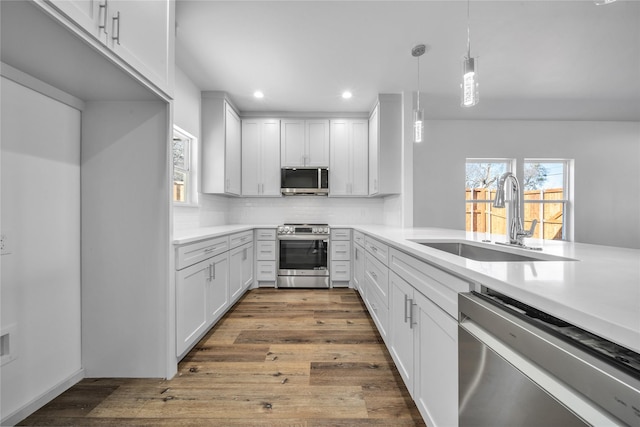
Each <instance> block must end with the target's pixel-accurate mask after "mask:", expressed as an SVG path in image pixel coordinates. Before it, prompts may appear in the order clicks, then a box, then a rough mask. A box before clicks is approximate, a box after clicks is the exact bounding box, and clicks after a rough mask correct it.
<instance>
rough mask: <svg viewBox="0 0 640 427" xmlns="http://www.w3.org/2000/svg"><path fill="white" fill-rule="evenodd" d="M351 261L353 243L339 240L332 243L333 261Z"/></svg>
mask: <svg viewBox="0 0 640 427" xmlns="http://www.w3.org/2000/svg"><path fill="white" fill-rule="evenodd" d="M348 259H351V241H349V240H338V241H336V242H334V241H332V242H331V260H332V261H345V260H348Z"/></svg>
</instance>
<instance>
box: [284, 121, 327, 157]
mask: <svg viewBox="0 0 640 427" xmlns="http://www.w3.org/2000/svg"><path fill="white" fill-rule="evenodd" d="M281 129H282V130H281V147H280V150H281V164H282V167H328V166H329V120H282V128H281Z"/></svg>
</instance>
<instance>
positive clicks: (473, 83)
mask: <svg viewBox="0 0 640 427" xmlns="http://www.w3.org/2000/svg"><path fill="white" fill-rule="evenodd" d="M460 88H461V89H462V91H461V92H462V106H463V107H473V106H474V105H476V104H477V103H478V101H479V98H478V58H472V57H471V30H470V25H469V0H467V56H465V57H464V60H463V61H462V84H461V85H460Z"/></svg>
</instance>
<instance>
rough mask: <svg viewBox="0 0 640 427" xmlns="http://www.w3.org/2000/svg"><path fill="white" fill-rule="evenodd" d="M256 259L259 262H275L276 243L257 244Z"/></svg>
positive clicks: (259, 241) (258, 242)
mask: <svg viewBox="0 0 640 427" xmlns="http://www.w3.org/2000/svg"><path fill="white" fill-rule="evenodd" d="M256 259H257V260H259V261H275V260H276V242H275V241H268V240H258V241H257V242H256Z"/></svg>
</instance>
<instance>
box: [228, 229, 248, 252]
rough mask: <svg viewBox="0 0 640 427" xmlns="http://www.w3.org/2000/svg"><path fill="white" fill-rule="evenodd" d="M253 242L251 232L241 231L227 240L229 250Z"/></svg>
mask: <svg viewBox="0 0 640 427" xmlns="http://www.w3.org/2000/svg"><path fill="white" fill-rule="evenodd" d="M252 240H253V231H243V232H242V233H235V234H232V235H231V237H230V238H229V246H230V249H233V248H237V247H238V246H240V245H244V244H245V243H249V242H250V241H252Z"/></svg>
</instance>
